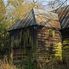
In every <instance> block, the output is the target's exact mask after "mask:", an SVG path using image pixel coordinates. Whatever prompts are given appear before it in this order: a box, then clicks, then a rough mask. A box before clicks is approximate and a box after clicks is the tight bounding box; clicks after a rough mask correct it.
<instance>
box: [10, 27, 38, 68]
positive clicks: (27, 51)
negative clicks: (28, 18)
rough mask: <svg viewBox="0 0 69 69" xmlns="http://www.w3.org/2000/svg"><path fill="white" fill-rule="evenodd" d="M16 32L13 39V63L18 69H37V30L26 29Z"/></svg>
mask: <svg viewBox="0 0 69 69" xmlns="http://www.w3.org/2000/svg"><path fill="white" fill-rule="evenodd" d="M15 32H16V34H15ZM15 32H14V31H13V35H12V37H11V38H12V41H11V46H12V48H11V52H12V60H13V61H12V62H13V63H14V64H15V65H16V67H17V68H18V69H36V67H37V66H36V55H35V52H36V46H37V38H36V34H37V32H36V30H34V29H33V28H25V29H21V30H15Z"/></svg>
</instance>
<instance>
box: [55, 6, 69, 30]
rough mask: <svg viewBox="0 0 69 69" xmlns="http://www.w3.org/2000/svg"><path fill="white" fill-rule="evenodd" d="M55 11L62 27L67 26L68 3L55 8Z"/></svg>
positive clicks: (68, 23)
mask: <svg viewBox="0 0 69 69" xmlns="http://www.w3.org/2000/svg"><path fill="white" fill-rule="evenodd" d="M55 12H56V13H57V14H58V15H59V21H60V24H61V27H62V29H64V28H69V5H67V6H64V7H61V8H59V9H57V10H56V11H55Z"/></svg>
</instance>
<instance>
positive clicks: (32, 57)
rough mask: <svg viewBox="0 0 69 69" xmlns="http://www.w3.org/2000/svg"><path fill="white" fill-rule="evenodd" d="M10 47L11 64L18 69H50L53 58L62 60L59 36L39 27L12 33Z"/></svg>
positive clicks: (53, 31) (50, 30)
mask: <svg viewBox="0 0 69 69" xmlns="http://www.w3.org/2000/svg"><path fill="white" fill-rule="evenodd" d="M11 47H12V48H11V52H12V53H11V59H12V62H13V63H14V64H15V65H16V66H17V68H19V69H23V68H24V69H45V68H48V67H50V68H49V69H51V68H52V65H51V66H50V63H51V62H52V61H53V59H52V58H53V57H55V58H56V57H57V59H58V58H59V60H61V59H62V49H61V34H60V32H59V31H58V30H55V29H50V28H46V27H41V28H38V29H34V28H29V29H21V30H18V31H13V33H12V35H11ZM56 47H57V49H56ZM47 64H48V66H47ZM51 64H52V63H51Z"/></svg>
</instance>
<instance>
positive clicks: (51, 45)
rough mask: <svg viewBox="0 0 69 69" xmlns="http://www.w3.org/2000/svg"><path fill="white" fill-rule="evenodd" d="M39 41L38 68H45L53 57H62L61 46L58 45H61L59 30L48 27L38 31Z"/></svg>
mask: <svg viewBox="0 0 69 69" xmlns="http://www.w3.org/2000/svg"><path fill="white" fill-rule="evenodd" d="M37 40H38V47H37V55H36V57H37V63H38V65H37V66H38V67H41V68H45V66H46V63H49V62H50V61H51V58H52V57H59V58H61V57H62V52H61V46H60V45H58V44H61V34H60V32H59V31H58V30H55V29H50V28H46V27H43V28H40V29H38V30H37ZM58 46H59V48H58ZM56 47H57V48H58V49H56ZM59 51H60V53H59Z"/></svg>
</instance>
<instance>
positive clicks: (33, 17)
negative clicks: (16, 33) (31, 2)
mask: <svg viewBox="0 0 69 69" xmlns="http://www.w3.org/2000/svg"><path fill="white" fill-rule="evenodd" d="M33 25H41V26H46V27H50V28H52V27H53V28H56V29H60V23H59V20H58V15H57V14H55V13H53V12H49V11H44V10H41V9H32V10H31V11H30V12H28V13H27V14H26V16H25V18H23V19H22V20H19V21H18V22H16V23H15V24H14V25H13V26H12V27H11V28H10V30H14V29H20V28H24V27H28V26H33Z"/></svg>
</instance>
